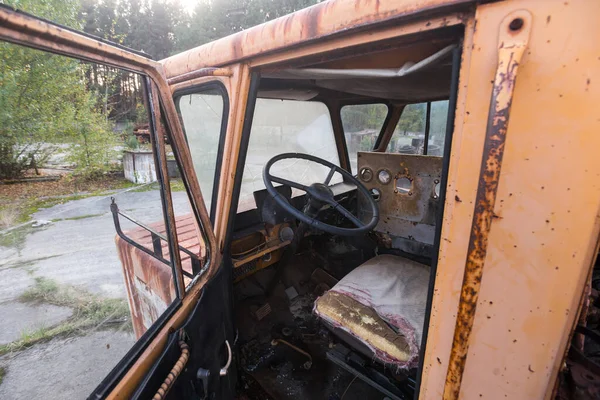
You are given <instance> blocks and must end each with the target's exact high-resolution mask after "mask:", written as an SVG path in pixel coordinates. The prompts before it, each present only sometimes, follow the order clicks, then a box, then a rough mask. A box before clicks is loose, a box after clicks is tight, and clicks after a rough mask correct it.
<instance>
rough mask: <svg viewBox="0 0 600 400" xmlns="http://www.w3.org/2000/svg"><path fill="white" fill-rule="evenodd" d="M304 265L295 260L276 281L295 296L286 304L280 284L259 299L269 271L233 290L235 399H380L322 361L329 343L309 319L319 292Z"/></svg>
mask: <svg viewBox="0 0 600 400" xmlns="http://www.w3.org/2000/svg"><path fill="white" fill-rule="evenodd" d="M307 261H308V260H306V259H303V258H302V257H296V258H295V259H294V260H293V261H292V262H291V263H290V264H291V265H289V266H288V267H286V271H285V274H284V277H283V279H282V281H283V282H286V283H288V284H289V285H290V286H288V287H291V286H293V287H294V288H295V289H296V291H297V292H298V295H297V296H295V297H293V298H292V299H291V300H290V298H289V296H288V295H287V294H286V292H285V289H286V287H285V286H284V285H283V284H281V283H280V284H279V285H278V286H277V287H276V289H275V290H274V293H273V295H272V296H270V297H268V298H267V297H266V296H265V295H264V289H265V288H266V287H267V286H268V283H269V281H270V279H272V278H273V276H274V271H273V270H269V269H266V270H263V271H260V272H258V273H256V274H255V275H253V276H252V277H250V278H249V279H246V280H245V281H242V282H240V283H238V284H237V285H236V287H235V293H236V297H237V299H238V301H237V302H236V323H237V327H238V334H239V342H238V344H239V349H240V358H241V360H240V361H241V367H242V368H241V369H242V375H243V376H242V379H241V381H242V386H243V387H241V389H242V393H241V395H240V397H239V399H248V400H255V399H256V400H258V399H269V398H271V399H277V400H279V399H282V400H283V399H285V400H287V399H289V400H292V399H331V400H336V399H337V400H341V399H344V400H350V399H361V400H362V399H384V398H385V396H384V395H383V394H381V393H380V392H378V391H377V390H375V389H373V388H371V387H370V386H369V385H367V384H365V383H364V382H362V381H361V380H360V379H355V378H354V376H353V375H352V374H350V373H348V372H346V371H345V370H343V369H341V368H340V367H338V366H336V365H335V364H333V363H332V362H330V361H328V360H327V359H326V355H325V354H326V352H327V351H328V350H329V349H330V347H332V346H333V343H334V337H333V336H332V334H331V333H330V332H329V330H327V329H326V328H325V327H324V326H323V325H322V324H321V323H320V322H319V320H318V319H317V318H316V317H315V316H314V315H313V313H312V308H313V304H314V301H315V300H316V298H317V297H318V296H319V295H320V294H321V293H319V292H322V286H321V285H319V283H318V282H315V281H314V280H311V279H310V276H311V273H312V271H313V270H314V266H312V265H311V264H310V263H309V262H307ZM267 303H268V308H270V309H271V311H270V313H268V314H267V315H266V316H264V317H263V318H262V319H260V320H258V318H257V316H256V314H257V311H258V310H259V309H260V308H261V307H265V304H267ZM263 310H264V309H263ZM309 356H310V357H309Z"/></svg>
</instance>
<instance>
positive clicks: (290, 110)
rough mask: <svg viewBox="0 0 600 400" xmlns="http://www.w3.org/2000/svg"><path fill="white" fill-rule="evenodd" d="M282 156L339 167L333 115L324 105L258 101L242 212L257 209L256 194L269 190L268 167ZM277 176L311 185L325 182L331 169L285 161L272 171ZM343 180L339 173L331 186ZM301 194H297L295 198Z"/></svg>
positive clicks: (300, 161)
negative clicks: (316, 159) (312, 159)
mask: <svg viewBox="0 0 600 400" xmlns="http://www.w3.org/2000/svg"><path fill="white" fill-rule="evenodd" d="M281 153H305V154H311V155H313V156H317V157H320V158H322V159H325V160H327V161H329V162H332V163H333V164H335V165H340V159H339V155H338V152H337V147H336V144H335V137H334V134H333V128H332V125H331V118H330V116H329V109H328V108H327V107H326V106H325V104H323V103H319V102H313V101H295V100H275V99H258V100H257V101H256V108H255V111H254V119H253V121H252V129H251V131H250V142H249V143H248V153H247V156H246V164H245V166H244V175H243V178H242V186H241V192H240V200H239V203H238V212H239V211H245V210H249V209H252V208H254V207H256V203H255V201H254V195H253V193H254V192H255V191H257V190H262V189H264V188H265V185H264V183H263V179H262V171H263V167H264V165H265V164H266V163H267V161H269V159H271V158H272V157H273V156H275V155H277V154H281ZM271 172H272V173H273V175H276V176H278V177H281V178H285V179H289V180H292V181H295V182H298V183H302V184H306V185H310V184H311V183H314V182H323V181H324V179H325V177H326V176H327V173H328V172H329V169H328V168H326V167H324V166H322V165H319V164H316V163H313V162H310V161H306V160H298V159H290V160H282V161H279V162H277V163H275V164H274V165H273V167H272V168H271ZM341 181H342V177H341V175H340V174H335V175H334V177H333V179H332V181H331V184H335V183H338V182H341ZM300 193H301V192H298V193H296V192H294V193H293V195H297V194H300Z"/></svg>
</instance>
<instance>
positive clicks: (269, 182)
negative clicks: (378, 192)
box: [263, 153, 379, 236]
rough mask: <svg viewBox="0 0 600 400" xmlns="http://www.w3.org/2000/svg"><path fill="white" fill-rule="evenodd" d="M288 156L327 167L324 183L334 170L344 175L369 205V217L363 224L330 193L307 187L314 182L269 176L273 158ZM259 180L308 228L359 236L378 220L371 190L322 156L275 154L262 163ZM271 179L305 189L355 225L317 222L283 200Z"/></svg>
mask: <svg viewBox="0 0 600 400" xmlns="http://www.w3.org/2000/svg"><path fill="white" fill-rule="evenodd" d="M290 158H298V159H302V160H308V161H312V162H315V163H317V164H321V165H324V166H326V167H329V169H330V170H329V174H328V175H327V178H326V180H325V182H324V185H328V184H329V182H330V181H331V178H332V177H333V175H334V174H335V173H336V172H339V173H340V174H341V175H342V176H343V177H344V178H345V180H346V181H350V182H351V183H353V184H354V185H355V186H356V188H357V190H358V191H359V192H361V193H362V194H363V195H364V196H365V198H366V199H367V201H368V203H369V205H370V206H371V211H372V217H371V220H370V221H369V222H368V223H367V224H364V223H362V221H360V220H359V219H358V218H357V217H356V216H354V215H353V214H352V213H350V211H348V210H347V209H346V208H344V207H343V206H342V205H340V204H339V203H338V202H337V201H335V200H334V199H333V196H331V199H329V198H322V197H321V196H320V195H319V194H318V193H316V192H315V191H314V190H313V189H311V188H312V187H313V185H315V184H313V185H311V186H306V185H303V184H299V183H297V182H292V181H289V180H287V179H283V178H279V177H275V176H273V175H271V172H270V171H271V166H272V165H273V164H275V163H276V162H277V161H281V160H285V159H290ZM263 181H264V184H265V188H266V189H267V192H269V194H270V195H271V196H273V199H274V200H275V201H276V202H277V204H278V205H279V206H280V207H281V208H283V209H284V210H285V211H286V212H288V213H289V214H291V215H292V216H294V217H296V218H297V219H299V220H300V221H302V222H304V223H306V224H308V225H309V226H311V227H314V228H317V229H320V230H322V231H325V232H328V233H331V234H334V235H342V236H358V235H363V234H365V233H367V232H369V231H371V230H372V229H373V228H375V226H376V225H377V223H378V222H379V207H378V205H377V202H376V201H375V199H373V197H372V196H371V193H369V191H368V190H367V188H366V187H365V186H364V185H363V184H362V183H361V182H360V181H359V180H358V179H357V178H355V177H354V176H353V175H352V174H351V173H350V172H348V171H346V170H345V169H343V168H341V167H339V166H337V165H335V164H333V163H331V162H329V161H327V160H323V159H322V158H319V157H315V156H313V155H310V154H304V153H282V154H278V155H276V156H275V157H273V158H271V159H270V160H269V161H268V162H267V163H266V164H265V166H264V168H263ZM273 182H276V183H281V184H284V185H288V186H291V187H292V188H296V189H300V190H303V191H304V192H306V194H307V195H308V196H316V197H318V200H320V201H323V202H325V203H326V204H329V205H330V206H332V207H333V208H334V209H335V210H336V211H338V212H340V213H341V214H342V215H343V216H344V217H346V218H347V219H349V220H350V221H351V222H353V223H354V224H355V225H356V228H341V227H339V226H334V225H330V224H326V223H324V222H321V221H319V220H318V219H316V217H311V216H309V215H306V214H305V213H303V212H302V211H300V210H298V209H297V208H296V207H294V206H293V205H292V204H290V203H289V202H288V201H287V199H286V198H285V197H284V196H282V195H281V194H280V193H279V192H278V191H277V190H276V189H275V187H274V186H273Z"/></svg>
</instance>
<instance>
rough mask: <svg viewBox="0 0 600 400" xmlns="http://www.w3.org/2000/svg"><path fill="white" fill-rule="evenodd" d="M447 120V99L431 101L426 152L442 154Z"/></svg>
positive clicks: (433, 154)
mask: <svg viewBox="0 0 600 400" xmlns="http://www.w3.org/2000/svg"><path fill="white" fill-rule="evenodd" d="M447 121H448V100H442V101H434V102H432V103H431V125H430V130H429V149H428V150H427V154H429V155H432V156H440V157H441V156H443V155H444V143H445V142H446V122H447Z"/></svg>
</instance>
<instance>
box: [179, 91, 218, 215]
mask: <svg viewBox="0 0 600 400" xmlns="http://www.w3.org/2000/svg"><path fill="white" fill-rule="evenodd" d="M177 106H178V108H179V112H180V114H181V119H182V121H183V129H184V130H185V135H186V137H187V142H188V146H189V147H190V153H191V155H192V162H193V164H194V170H195V171H196V176H197V177H198V180H199V181H200V182H199V183H200V188H201V190H202V196H203V197H204V201H205V203H206V208H207V209H208V210H210V206H211V200H212V193H213V185H214V182H215V172H216V170H217V155H218V152H219V139H220V137H221V127H222V125H223V123H224V116H223V109H224V107H225V99H224V98H223V95H222V94H221V92H220V91H219V90H217V89H210V90H207V91H202V92H200V93H192V94H187V95H184V96H181V97H180V98H179V99H177Z"/></svg>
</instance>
